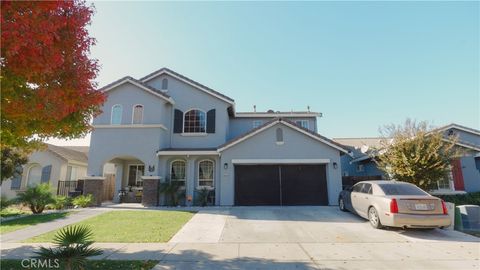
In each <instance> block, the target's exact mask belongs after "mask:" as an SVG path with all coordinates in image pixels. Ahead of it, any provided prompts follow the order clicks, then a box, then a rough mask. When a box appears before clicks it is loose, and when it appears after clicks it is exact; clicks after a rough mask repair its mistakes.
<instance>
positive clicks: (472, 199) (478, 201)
mask: <svg viewBox="0 0 480 270" xmlns="http://www.w3.org/2000/svg"><path fill="white" fill-rule="evenodd" d="M435 196H436V197H438V198H441V199H442V200H444V201H446V202H450V203H454V204H455V205H465V204H474V205H480V192H472V193H467V194H457V195H435Z"/></svg>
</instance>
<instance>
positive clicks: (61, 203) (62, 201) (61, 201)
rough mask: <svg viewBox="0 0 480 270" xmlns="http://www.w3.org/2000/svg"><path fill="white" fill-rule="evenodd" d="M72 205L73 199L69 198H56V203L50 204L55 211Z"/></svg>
mask: <svg viewBox="0 0 480 270" xmlns="http://www.w3.org/2000/svg"><path fill="white" fill-rule="evenodd" d="M70 204H71V199H70V198H69V197H67V196H55V198H54V202H53V203H51V204H50V206H51V208H53V209H55V210H62V209H65V207H67V206H68V205H70Z"/></svg>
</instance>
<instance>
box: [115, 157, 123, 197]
mask: <svg viewBox="0 0 480 270" xmlns="http://www.w3.org/2000/svg"><path fill="white" fill-rule="evenodd" d="M122 182H123V164H122V163H115V193H114V194H113V202H114V203H120V197H119V196H118V194H119V191H120V190H121V189H122Z"/></svg>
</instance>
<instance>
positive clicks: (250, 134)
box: [218, 118, 348, 153]
mask: <svg viewBox="0 0 480 270" xmlns="http://www.w3.org/2000/svg"><path fill="white" fill-rule="evenodd" d="M276 124H283V125H285V126H287V127H290V128H292V129H294V130H296V131H298V132H301V133H303V134H305V135H307V136H309V137H311V138H313V139H315V140H317V141H320V142H322V143H324V144H327V145H328V146H330V147H333V148H335V149H337V150H340V151H341V152H343V153H348V151H347V150H345V149H344V148H343V147H342V146H341V145H340V144H338V143H336V142H334V141H332V140H330V139H328V138H326V137H324V136H322V135H320V134H318V133H315V132H313V131H311V130H309V129H306V128H303V127H301V126H299V125H297V124H295V123H294V122H291V121H289V120H286V119H283V118H275V119H273V120H271V121H269V122H267V123H265V124H263V125H261V126H259V127H257V128H255V129H252V130H250V131H249V132H247V133H245V134H242V135H240V136H238V137H236V138H234V139H232V140H230V141H228V142H226V143H224V144H223V145H220V146H219V147H218V151H219V152H222V151H223V150H225V149H228V148H230V147H232V146H234V145H236V144H238V143H240V142H242V141H245V140H247V139H249V138H250V137H253V136H255V135H256V134H258V133H260V132H262V131H264V130H266V129H268V128H270V127H272V126H274V125H276Z"/></svg>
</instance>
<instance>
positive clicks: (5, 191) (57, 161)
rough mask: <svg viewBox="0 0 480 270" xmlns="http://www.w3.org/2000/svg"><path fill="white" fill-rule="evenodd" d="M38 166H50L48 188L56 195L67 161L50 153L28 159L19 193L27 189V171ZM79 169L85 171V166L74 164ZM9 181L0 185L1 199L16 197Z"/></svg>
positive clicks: (63, 178)
mask: <svg viewBox="0 0 480 270" xmlns="http://www.w3.org/2000/svg"><path fill="white" fill-rule="evenodd" d="M36 164H38V165H40V166H41V167H42V168H43V167H45V166H48V165H52V171H51V174H50V186H51V187H52V192H53V193H54V194H56V191H57V186H58V181H59V180H60V181H64V180H65V177H66V168H67V161H65V160H64V159H62V158H60V157H58V156H57V155H55V154H53V153H51V152H50V151H37V152H34V153H32V154H31V155H30V156H29V158H28V163H27V164H26V165H25V166H23V174H22V185H21V188H20V191H22V190H25V188H26V187H27V179H28V171H29V169H30V168H31V167H32V166H34V165H36ZM75 166H77V167H78V168H79V172H80V173H82V171H83V172H85V171H86V166H85V165H80V164H76V165H75ZM10 186H11V180H6V181H4V182H3V183H2V186H1V194H2V197H6V198H14V197H15V196H16V195H17V191H16V190H11V189H10Z"/></svg>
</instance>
